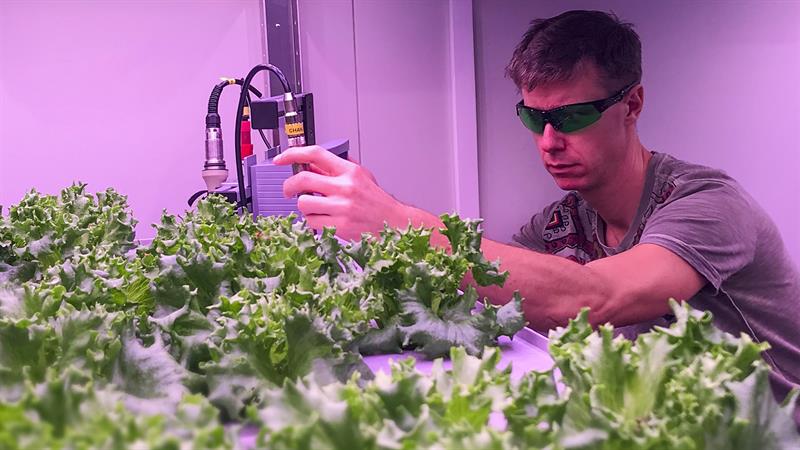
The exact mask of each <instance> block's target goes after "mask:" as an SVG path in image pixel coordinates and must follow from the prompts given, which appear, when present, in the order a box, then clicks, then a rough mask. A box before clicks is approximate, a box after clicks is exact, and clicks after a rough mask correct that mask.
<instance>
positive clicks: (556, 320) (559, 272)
mask: <svg viewBox="0 0 800 450" xmlns="http://www.w3.org/2000/svg"><path fill="white" fill-rule="evenodd" d="M408 208H409V209H408V211H407V213H406V216H407V217H409V219H410V221H411V224H412V225H413V226H425V227H431V228H434V230H436V229H438V228H441V227H443V226H444V224H443V223H442V221H441V220H440V219H439V218H438V217H436V216H434V215H433V214H430V213H428V212H425V211H422V210H419V209H417V208H413V207H408ZM406 225H407V224H406ZM431 243H432V244H433V245H436V246H439V247H443V248H449V241H448V240H447V237H445V236H444V235H442V234H441V233H439V232H437V231H434V233H433V235H432V236H431ZM481 250H482V251H483V253H484V255H485V256H486V258H487V259H489V260H491V261H495V260H497V259H500V268H501V270H505V271H508V272H509V276H508V278H507V279H506V282H505V284H504V285H503V286H502V287H498V286H487V287H482V286H478V285H477V283H475V281H474V280H473V279H472V276H471V274H469V273H468V274H467V276H466V277H465V280H464V282H465V283H468V284H471V285H473V286H475V287H476V288H477V289H478V293H479V294H480V295H481V296H482V297H488V298H489V300H490V301H491V302H492V303H495V304H503V303H505V302H507V301H509V300H510V299H511V298H512V297H513V295H514V292H515V291H518V292H519V293H520V295H521V296H522V297H523V298H524V299H526V301H525V302H523V309H524V312H525V317H526V319H527V320H528V321H529V322H530V326H531V327H533V328H536V329H541V330H546V329H549V328H553V327H554V326H557V325H564V324H566V323H567V321H568V320H569V319H570V318H572V317H575V316H576V315H577V313H578V312H579V311H580V309H581V308H582V307H584V306H588V307H590V308H591V309H592V313H591V314H590V319H591V321H592V322H593V323H603V322H605V321H606V320H608V319H609V312H608V306H609V304H608V302H605V301H603V300H604V299H609V298H610V293H608V292H605V291H606V290H607V289H608V288H607V286H608V284H607V283H605V282H604V280H603V279H602V278H601V277H600V276H599V275H598V274H597V273H595V272H594V271H593V270H591V269H590V268H588V267H586V266H582V265H580V264H578V263H575V262H573V261H570V260H568V259H566V258H561V257H558V256H553V255H545V254H541V253H536V252H533V251H531V250H526V249H522V248H518V247H513V246H510V245H505V244H501V243H498V242H495V241H491V240H489V239H483V241H482V244H481Z"/></svg>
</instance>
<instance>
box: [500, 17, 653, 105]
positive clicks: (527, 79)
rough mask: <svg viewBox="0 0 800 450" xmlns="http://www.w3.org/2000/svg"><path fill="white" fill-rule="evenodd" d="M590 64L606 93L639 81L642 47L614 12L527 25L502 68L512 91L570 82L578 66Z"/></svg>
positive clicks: (557, 18)
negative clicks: (597, 74) (593, 65)
mask: <svg viewBox="0 0 800 450" xmlns="http://www.w3.org/2000/svg"><path fill="white" fill-rule="evenodd" d="M584 61H586V62H591V63H594V64H595V65H596V66H597V67H598V68H599V69H600V72H601V73H602V74H603V78H604V79H603V80H600V82H601V83H602V84H603V86H604V87H606V88H607V89H608V90H609V91H614V90H617V89H621V88H622V87H623V86H626V85H628V84H630V83H633V82H635V81H640V80H641V78H642V44H641V42H640V41H639V35H637V34H636V32H635V31H633V25H632V24H630V23H625V22H622V21H620V20H619V19H618V18H617V16H616V15H614V14H613V13H605V12H602V11H568V12H565V13H563V14H560V15H558V16H555V17H550V18H548V19H536V20H534V21H533V22H531V25H530V27H529V28H528V31H526V32H525V35H524V36H523V37H522V41H520V43H519V44H518V45H517V48H516V49H514V55H513V56H512V57H511V61H510V62H509V63H508V66H507V67H506V76H508V77H509V78H511V79H512V80H513V81H514V83H515V84H516V85H517V88H518V89H520V90H522V89H524V90H526V91H532V90H533V89H534V88H535V87H536V86H539V85H541V84H545V83H548V82H554V81H565V80H568V79H570V78H571V77H572V75H573V72H574V71H575V69H576V67H578V65H579V63H581V62H584Z"/></svg>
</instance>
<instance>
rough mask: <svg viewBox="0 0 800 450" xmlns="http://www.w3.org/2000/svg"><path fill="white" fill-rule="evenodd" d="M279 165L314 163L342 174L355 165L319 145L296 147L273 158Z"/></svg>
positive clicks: (326, 170) (326, 169)
mask: <svg viewBox="0 0 800 450" xmlns="http://www.w3.org/2000/svg"><path fill="white" fill-rule="evenodd" d="M272 162H273V163H275V164H277V165H281V166H282V165H286V164H313V165H315V166H317V167H318V168H319V169H320V170H322V171H324V172H326V173H328V174H330V175H341V174H343V173H344V172H346V171H347V170H348V169H350V168H352V167H353V163H351V162H350V161H347V160H344V159H342V158H340V157H338V156H336V155H334V154H333V153H331V152H329V151H327V150H325V149H324V148H322V147H320V146H319V145H311V146H308V147H294V148H290V149H288V150H286V151H285V152H283V153H281V154H280V155H278V156H276V157H275V158H273V159H272Z"/></svg>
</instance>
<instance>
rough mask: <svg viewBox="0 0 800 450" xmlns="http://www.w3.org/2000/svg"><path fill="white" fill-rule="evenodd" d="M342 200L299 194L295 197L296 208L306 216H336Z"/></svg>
mask: <svg viewBox="0 0 800 450" xmlns="http://www.w3.org/2000/svg"><path fill="white" fill-rule="evenodd" d="M343 206H344V205H343V204H342V200H341V199H338V198H335V197H321V196H316V195H301V196H300V197H298V198H297V209H299V210H300V212H301V213H303V215H304V216H306V217H308V216H311V215H325V216H336V215H338V214H340V213H341V211H342V209H343Z"/></svg>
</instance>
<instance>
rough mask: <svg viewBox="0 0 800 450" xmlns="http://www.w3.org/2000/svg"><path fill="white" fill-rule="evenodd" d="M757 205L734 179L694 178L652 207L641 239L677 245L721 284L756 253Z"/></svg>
mask: <svg viewBox="0 0 800 450" xmlns="http://www.w3.org/2000/svg"><path fill="white" fill-rule="evenodd" d="M754 206H755V205H753V204H752V200H751V199H750V198H749V197H747V196H746V194H744V193H743V192H742V191H741V190H740V189H739V188H737V187H736V186H735V185H731V184H728V183H722V182H718V181H700V180H693V181H691V182H688V183H686V184H685V185H683V186H679V187H676V189H675V192H673V193H672V195H670V197H669V199H668V200H667V201H666V202H665V203H664V204H663V205H661V206H660V207H659V208H658V209H657V210H656V211H655V212H654V213H653V215H652V216H651V217H650V218H649V219H648V221H647V223H646V225H645V228H644V230H643V231H642V236H641V238H640V239H639V243H640V244H645V243H648V244H656V245H659V246H661V247H664V248H666V249H668V250H670V251H672V252H673V253H675V254H676V255H678V256H680V257H681V258H683V260H685V261H686V262H687V263H689V265H691V266H692V267H693V268H694V269H695V270H696V271H697V272H698V273H700V275H702V276H703V277H705V278H706V279H707V280H708V281H709V283H711V285H712V286H714V288H715V289H716V290H719V288H720V286H721V285H722V282H723V281H725V280H727V279H728V278H729V277H730V276H731V275H733V274H735V273H736V272H738V271H739V270H741V269H742V268H744V267H745V266H747V265H748V264H749V263H750V262H751V261H752V260H753V258H754V257H755V251H756V242H757V232H756V229H757V222H756V218H755V214H754V213H755V211H754Z"/></svg>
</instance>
